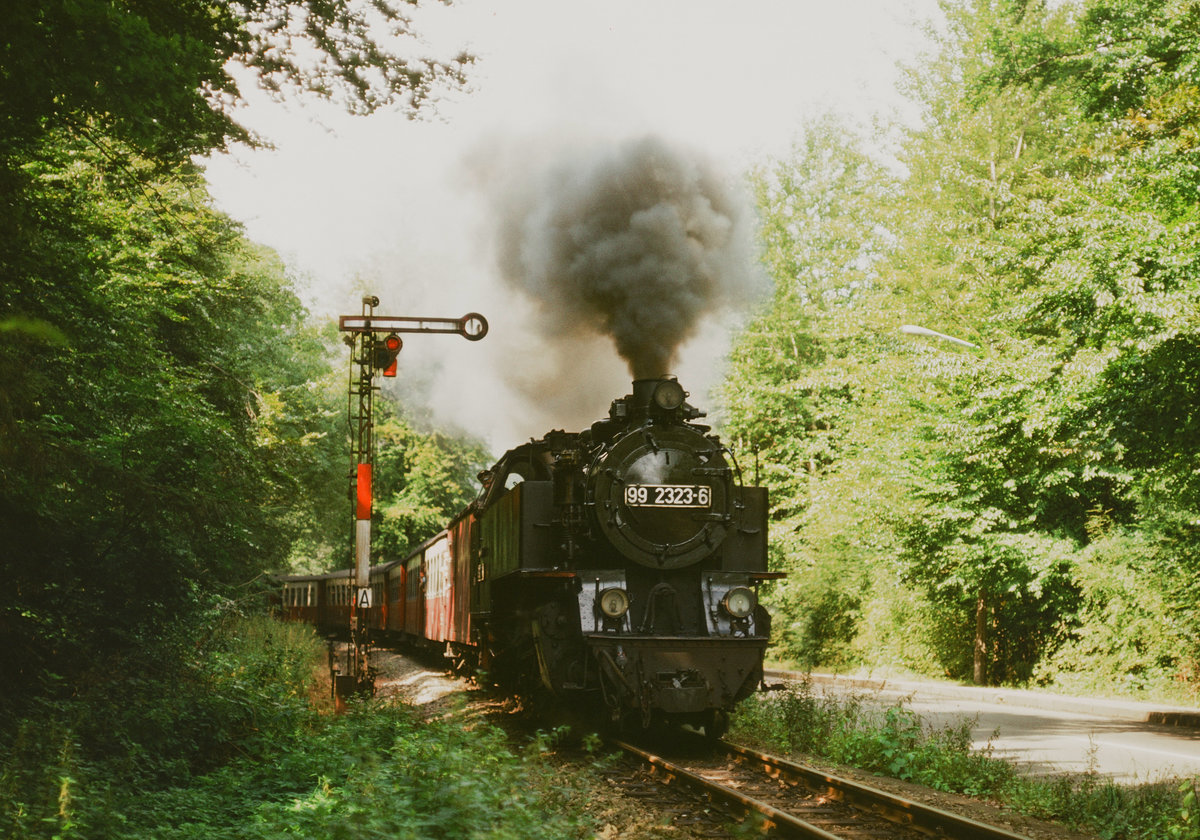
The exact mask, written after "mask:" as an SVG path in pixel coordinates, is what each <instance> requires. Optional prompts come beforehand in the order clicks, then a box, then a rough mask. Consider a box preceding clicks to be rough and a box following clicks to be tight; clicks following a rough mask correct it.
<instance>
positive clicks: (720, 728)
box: [704, 709, 729, 741]
mask: <svg viewBox="0 0 1200 840" xmlns="http://www.w3.org/2000/svg"><path fill="white" fill-rule="evenodd" d="M707 717H708V719H707V720H706V721H704V737H705V738H707V739H708V740H710V741H716V740H718V739H720V738H722V737H724V735H725V733H726V732H728V731H729V713H728V712H726V711H724V710H722V709H709V710H708V714H707Z"/></svg>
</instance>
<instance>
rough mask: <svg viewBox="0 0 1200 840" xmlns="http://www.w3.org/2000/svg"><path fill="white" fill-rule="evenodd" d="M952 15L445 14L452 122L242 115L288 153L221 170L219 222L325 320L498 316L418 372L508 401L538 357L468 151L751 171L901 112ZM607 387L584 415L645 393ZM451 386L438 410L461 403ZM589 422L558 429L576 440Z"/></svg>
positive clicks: (505, 440) (432, 30)
mask: <svg viewBox="0 0 1200 840" xmlns="http://www.w3.org/2000/svg"><path fill="white" fill-rule="evenodd" d="M935 13H936V0H728V1H727V2H717V0H603V2H582V0H490V2H489V0H456V2H455V4H454V5H453V6H450V7H443V6H440V5H431V6H429V7H428V8H424V9H421V10H420V17H419V18H418V23H417V29H418V32H419V33H420V34H421V35H422V36H423V38H424V41H425V42H426V47H427V48H428V51H430V52H433V53H435V54H439V55H443V56H450V55H453V54H454V53H455V52H457V51H458V50H459V49H462V48H466V49H467V50H469V51H471V52H472V53H474V54H475V55H476V56H477V57H478V61H477V63H476V64H475V65H474V67H473V68H471V69H470V71H469V72H470V75H471V82H470V89H469V90H467V91H463V92H454V93H452V94H445V95H443V97H442V99H441V101H440V103H439V105H438V109H437V115H436V116H435V117H431V118H429V119H427V120H424V121H412V120H408V119H406V118H404V117H403V116H401V115H397V114H377V115H374V116H371V117H357V118H352V117H349V116H346V115H344V114H341V113H339V112H337V111H336V110H335V109H333V108H330V107H329V106H323V105H320V104H318V103H311V102H310V103H300V102H297V103H292V104H289V105H280V104H277V103H273V102H271V101H269V100H268V99H266V98H265V97H262V96H260V95H250V96H249V97H248V98H249V104H248V106H247V107H246V108H245V109H244V110H243V111H242V112H241V115H240V119H241V120H242V121H243V122H244V123H245V124H246V125H248V126H249V127H251V128H252V129H254V130H256V131H258V132H260V133H261V134H262V135H263V136H265V137H266V138H267V139H268V140H269V141H271V142H272V143H273V144H274V145H275V148H274V149H273V150H262V151H249V150H245V149H240V150H236V151H235V152H234V153H232V154H229V155H222V156H218V157H216V158H214V159H212V160H211V161H209V163H208V170H207V171H208V179H209V183H210V186H211V190H212V194H213V196H214V198H215V200H216V202H217V205H218V207H219V208H220V209H222V210H224V211H225V212H227V213H229V214H230V215H231V216H233V217H234V218H236V219H238V220H240V221H242V222H243V223H244V224H245V226H246V230H247V232H248V234H249V235H250V236H251V238H253V239H255V240H257V241H259V242H262V243H264V244H267V245H269V246H271V247H273V248H275V249H276V250H278V251H279V252H280V254H281V255H282V256H283V257H284V258H285V260H287V262H288V263H289V265H290V266H291V267H292V268H293V270H294V271H295V272H297V274H298V275H299V276H300V278H301V279H300V285H301V287H302V289H304V294H305V295H306V299H307V302H308V303H309V305H310V307H311V308H312V310H313V311H314V313H316V314H318V315H336V314H339V313H357V312H358V311H359V308H360V302H359V300H360V296H361V293H362V291H363V290H364V289H366V290H369V291H371V292H373V293H375V294H377V295H378V296H379V297H380V298H381V300H382V305H381V308H380V310H379V311H380V313H381V314H395V315H423V316H447V317H457V316H459V315H462V314H463V313H465V312H467V311H473V310H474V311H480V312H483V313H484V314H485V315H486V316H487V317H488V319H489V321H490V322H491V326H492V333H491V334H489V336H488V338H486V339H484V340H483V341H481V342H478V343H473V342H472V343H468V342H465V341H463V340H461V339H458V338H456V337H453V336H430V337H423V336H414V337H412V339H411V341H407V340H406V343H405V349H404V352H403V353H402V355H401V359H402V365H403V366H407V368H408V374H409V376H410V378H416V379H421V378H426V379H428V378H430V376H431V374H430V371H431V370H433V369H435V368H436V369H437V370H438V371H440V372H438V373H434V374H432V375H433V376H435V377H437V376H447V375H449V376H452V377H456V378H457V380H458V381H459V382H460V383H461V384H462V388H460V389H458V390H460V391H461V390H464V389H466V390H469V391H470V392H471V393H472V395H473V396H474V397H475V398H476V399H485V400H490V401H491V404H493V405H500V404H502V403H504V402H505V395H503V394H501V393H499V392H497V391H496V390H495V386H494V384H489V382H490V378H489V377H488V376H487V369H488V368H489V367H491V366H495V365H511V364H513V363H514V362H513V358H514V356H513V355H512V354H513V353H514V352H516V354H517V355H516V357H515V358H520V352H519V351H520V347H521V322H520V319H519V318H518V317H517V312H518V310H519V308H520V307H519V306H518V305H517V304H516V303H514V301H513V300H512V299H511V296H510V294H509V293H507V292H506V291H505V290H503V289H501V288H500V287H499V280H498V279H496V272H495V270H494V268H492V266H491V260H490V255H489V243H488V241H487V219H486V218H484V217H483V211H482V207H481V205H480V202H479V200H478V196H477V195H475V194H473V192H472V189H471V188H470V187H468V186H467V184H466V183H465V179H464V178H463V177H462V174H461V173H462V171H463V168H464V167H463V161H464V157H465V156H466V155H467V154H469V153H472V152H474V151H477V150H479V149H481V148H484V149H486V148H490V147H492V146H496V145H501V144H514V143H515V144H517V145H518V147H520V146H521V144H525V145H527V146H528V147H529V148H534V143H533V141H535V140H537V141H538V142H541V141H542V140H544V139H545V138H547V137H553V138H555V139H556V140H557V141H558V142H570V138H576V139H586V140H589V141H591V140H596V139H613V140H618V139H622V138H628V137H633V136H640V135H642V134H646V133H654V134H659V135H662V136H665V137H666V138H668V139H672V140H676V141H682V142H684V143H685V144H687V145H688V146H691V147H694V148H697V149H699V150H701V151H702V152H704V153H706V154H707V155H708V156H709V157H710V158H712V159H714V160H716V161H717V162H718V163H719V164H720V165H722V166H724V167H726V168H727V169H728V170H729V171H730V173H731V174H733V175H736V174H738V173H740V172H742V171H743V170H744V169H745V168H746V167H747V166H749V165H751V164H753V163H754V162H756V161H762V160H764V159H765V158H766V157H767V156H776V157H778V156H783V155H786V153H787V150H788V148H789V146H790V144H791V142H792V140H793V139H794V138H795V137H796V136H797V135H798V134H799V133H800V132H801V131H802V129H803V126H804V123H805V119H806V117H808V116H811V115H815V114H817V113H819V112H821V111H824V110H837V111H841V112H843V113H846V114H848V115H850V116H851V117H853V118H857V119H862V120H867V119H869V118H870V117H871V116H872V115H875V114H888V115H894V114H895V110H896V109H898V108H901V107H902V103H901V101H900V99H899V97H898V96H897V95H896V93H895V90H894V85H895V81H896V78H897V73H896V69H895V64H896V62H897V61H898V60H901V59H910V58H911V57H912V56H913V55H914V54H915V52H916V50H917V49H918V48H919V47H920V45H921V43H922V39H921V30H920V28H919V25H918V24H919V22H920V21H922V20H924V19H925V18H926V17H928V16H930V15H933V14H935ZM244 92H245V93H247V94H253V92H252V91H250V90H248V89H247V90H246V91H244ZM510 316H511V317H510ZM706 339H707V344H706V346H705V347H704V349H703V350H699V351H697V352H696V353H692V354H689V355H688V356H687V359H688V364H685V365H684V366H682V367H681V370H680V371H678V373H679V375H680V381H681V382H683V383H684V385H685V387H688V388H689V389H690V390H691V391H692V392H693V393H694V394H696V397H695V398H694V399H693V402H697V403H700V404H702V405H706V404H707V403H708V400H707V399H706V398H705V397H704V395H703V394H702V391H703V390H704V389H706V388H707V387H708V386H709V385H711V384H712V383H713V382H715V381H716V380H717V379H718V378H719V360H720V355H721V352H722V349H723V348H722V347H721V346H720V345H721V343H722V339H721V333H720V331H719V330H716V329H714V330H713V331H710V332H709V333H708V334H707V335H706ZM423 344H428V345H430V347H429V348H428V349H426V348H423V347H419V346H418V345H423ZM489 345H491V346H490V347H489ZM492 348H494V349H492ZM689 364H690V366H691V368H692V369H691V370H688V369H687V368H688V366H689ZM403 366H402V376H404V375H405V374H404V372H403V371H404V367H403ZM685 374H688V375H690V376H691V377H692V378H691V379H690V380H689V379H686V378H685ZM594 375H595V376H596V377H597V379H598V380H599V381H600V382H603V383H607V388H616V389H617V390H611V391H610V390H608V389H607V388H606V387H605V386H601V387H600V388H599V390H600V391H601V393H599V394H598V396H597V398H596V401H595V404H594V405H590V406H581V412H583V415H582V416H590V417H593V418H594V417H598V416H601V415H602V414H603V413H604V412H605V411H606V410H607V406H608V402H609V401H610V400H611V399H612V398H613V397H615V396H618V395H619V394H621V393H625V391H626V390H627V387H628V376H627V375H626V373H625V372H624V365H623V364H622V363H621V362H620V360H619V359H616V354H615V353H614V368H613V370H612V371H606V372H596V373H595V374H594ZM433 390H434V392H435V393H433V394H432V397H433V399H435V400H436V401H437V402H438V404H440V405H445V406H450V405H451V404H454V403H456V401H457V400H456V398H455V397H454V396H453V395H448V394H446V393H442V392H439V389H438V388H434V389H433ZM442 390H444V389H442ZM450 413H451V414H452V415H454V416H455V418H456V419H457V420H458V422H459V423H460V424H462V425H464V426H466V427H467V428H468V429H469V430H471V431H475V432H477V433H480V434H483V435H485V436H486V437H488V438H490V439H492V440H493V442H494V443H495V444H496V445H497V447H498V448H499V449H504V448H507V446H508V445H511V443H512V442H514V441H512V440H511V438H509V437H505V436H509V435H518V436H519V437H529V436H540V435H541V434H542V433H543V432H544V431H546V430H547V429H548V428H549V426H543V425H537V424H543V423H545V422H553V420H554V419H555V418H542V417H529V416H526V417H525V418H519V417H516V416H514V417H512V418H508V419H505V418H501V419H500V420H499V421H497V420H496V418H495V416H494V414H493V416H492V419H491V420H489V421H488V423H487V425H486V428H485V427H483V425H482V424H480V423H478V422H474V421H472V420H471V419H470V414H471V412H470V411H467V412H465V413H457V412H455V411H451V412H450ZM476 413H477V412H476ZM573 419H575V418H563V419H562V420H560V421H558V422H554V423H553V425H554V426H555V427H563V426H564V425H565V426H566V428H571V426H570V425H569V424H568V423H569V421H570V420H573Z"/></svg>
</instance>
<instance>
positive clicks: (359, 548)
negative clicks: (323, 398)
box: [330, 296, 488, 697]
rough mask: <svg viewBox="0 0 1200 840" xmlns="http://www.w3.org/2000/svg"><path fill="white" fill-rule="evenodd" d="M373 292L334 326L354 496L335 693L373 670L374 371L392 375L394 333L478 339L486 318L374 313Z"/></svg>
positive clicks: (369, 685) (363, 682) (370, 676)
mask: <svg viewBox="0 0 1200 840" xmlns="http://www.w3.org/2000/svg"><path fill="white" fill-rule="evenodd" d="M377 306H379V298H377V297H374V296H368V297H364V298H363V300H362V314H361V315H342V316H341V317H340V318H338V329H339V330H340V331H341V332H343V333H345V336H343V340H344V341H345V342H346V344H347V345H349V347H350V388H349V407H348V413H349V416H350V433H351V438H350V450H351V455H352V456H353V457H354V464H355V467H354V471H353V472H352V473H351V474H350V479H351V490H352V493H351V496H352V498H353V499H354V585H353V587H352V589H351V592H352V595H353V601H352V602H351V604H350V647H349V650H348V653H347V659H348V661H347V663H346V670H345V671H344V672H341V671H340V670H339V668H337V667H336V666H334V665H333V660H332V656H331V659H330V665H331V669H332V670H333V671H334V676H333V691H334V695H335V696H336V697H346V696H347V695H349V694H351V693H371V692H373V691H374V686H375V675H374V671H373V670H372V668H371V667H370V665H369V664H368V662H367V650H368V647H369V644H368V638H367V623H366V621H365V616H366V611H367V610H369V609H370V608H371V607H372V606H373V604H372V603H371V600H372V595H371V507H372V496H371V478H372V476H371V471H372V465H373V463H374V460H375V425H374V421H373V419H372V416H373V415H372V411H373V409H374V401H375V392H376V391H377V390H379V386H377V385H375V372H376V371H382V373H383V375H384V376H395V375H396V368H397V357H398V356H399V354H400V349H401V348H402V347H403V346H404V342H403V340H402V339H401V338H400V333H442V334H448V335H461V336H462V337H463V338H465V339H467V340H468V341H478V340H479V339H481V338H483V337H484V336H485V335H487V331H488V323H487V319H486V318H484V317H483V316H482V315H480V314H478V313H477V312H470V313H468V314H466V315H464V316H463V317H461V318H413V317H409V316H394V315H376V314H375V307H377Z"/></svg>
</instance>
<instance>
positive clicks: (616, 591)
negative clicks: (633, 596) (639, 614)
mask: <svg viewBox="0 0 1200 840" xmlns="http://www.w3.org/2000/svg"><path fill="white" fill-rule="evenodd" d="M596 603H597V604H599V606H600V612H602V613H604V615H605V617H606V618H613V619H616V618H621V617H622V616H624V615H625V613H627V612H629V594H628V593H627V592H626V591H625V590H624V589H620V588H618V587H615V586H613V587H610V588H608V589H605V590H604V591H603V592H601V593H600V595H599V596H598V597H597V598H596Z"/></svg>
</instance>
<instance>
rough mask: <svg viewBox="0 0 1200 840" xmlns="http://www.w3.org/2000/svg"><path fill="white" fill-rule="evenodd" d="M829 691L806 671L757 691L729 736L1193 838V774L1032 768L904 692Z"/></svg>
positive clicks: (1196, 827) (1130, 830) (1132, 834)
mask: <svg viewBox="0 0 1200 840" xmlns="http://www.w3.org/2000/svg"><path fill="white" fill-rule="evenodd" d="M868 700H869V698H868V697H867V696H865V695H851V696H848V697H834V696H831V695H828V694H818V693H816V692H814V691H813V688H812V685H811V683H809V682H807V681H805V682H803V683H801V684H799V685H798V686H795V687H793V688H790V689H788V690H786V691H782V692H777V693H773V694H769V695H756V696H754V697H752V698H750V699H749V700H747V701H746V702H744V703H743V704H742V705H741V706H740V707H739V709H738V711H737V713H736V714H735V715H734V718H733V721H732V728H731V737H733V738H734V739H735V740H737V741H739V742H740V743H746V744H751V745H755V746H759V747H761V748H763V749H764V750H768V751H775V752H782V753H804V754H808V755H813V756H819V757H821V758H823V759H826V760H829V761H832V762H836V763H838V764H844V765H848V766H851V767H857V768H860V769H862V770H868V771H871V772H875V773H879V774H882V775H887V776H891V777H892V778H896V779H902V780H905V781H912V782H915V783H918V784H922V785H925V786H927V787H931V788H934V789H935V790H940V791H947V792H951V793H961V794H966V795H968V796H974V797H980V798H984V799H989V800H992V801H996V802H999V803H1002V804H1005V805H1007V806H1009V807H1011V808H1013V809H1014V810H1016V811H1018V812H1020V813H1023V814H1026V815H1028V816H1033V817H1038V818H1041V819H1047V820H1054V821H1056V822H1059V823H1062V824H1064V825H1067V826H1069V827H1071V828H1073V829H1078V830H1085V831H1090V832H1095V833H1096V834H1097V836H1099V837H1102V838H1126V839H1127V840H1162V838H1171V840H1200V808H1198V807H1197V802H1196V782H1197V780H1195V779H1187V780H1183V781H1178V782H1163V783H1156V784H1145V785H1138V786H1124V785H1119V784H1116V783H1114V782H1112V781H1110V780H1107V779H1103V778H1100V777H1099V776H1098V775H1097V774H1094V773H1088V774H1082V775H1079V776H1060V777H1055V778H1049V779H1047V778H1033V777H1028V776H1023V775H1021V774H1020V773H1018V772H1017V770H1016V769H1015V768H1014V767H1013V765H1012V764H1010V763H1008V762H1006V761H1003V760H1001V759H998V758H996V757H994V756H993V755H992V754H991V749H990V747H988V748H985V749H983V750H977V749H974V748H973V747H972V738H971V721H963V722H961V723H960V724H958V725H956V726H948V727H944V728H940V729H939V728H935V727H932V726H930V725H928V724H926V723H925V721H923V719H922V718H921V716H920V715H919V714H917V713H916V712H914V711H912V709H910V708H908V706H907V705H906V704H905V703H904V702H899V703H895V704H892V705H890V706H886V707H880V706H879V705H878V704H875V703H871V702H868Z"/></svg>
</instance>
